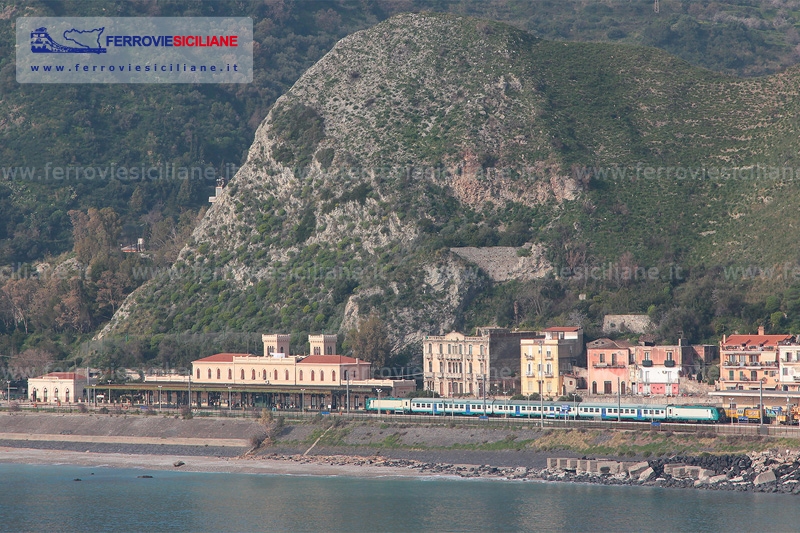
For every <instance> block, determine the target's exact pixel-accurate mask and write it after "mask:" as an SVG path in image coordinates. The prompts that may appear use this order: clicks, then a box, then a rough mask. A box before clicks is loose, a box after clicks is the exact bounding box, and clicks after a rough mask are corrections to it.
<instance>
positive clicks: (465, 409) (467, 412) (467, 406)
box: [464, 402, 472, 415]
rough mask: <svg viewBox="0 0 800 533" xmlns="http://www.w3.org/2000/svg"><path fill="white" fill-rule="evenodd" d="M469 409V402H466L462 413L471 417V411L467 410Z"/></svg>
mask: <svg viewBox="0 0 800 533" xmlns="http://www.w3.org/2000/svg"><path fill="white" fill-rule="evenodd" d="M469 407H470V403H469V402H467V404H466V405H465V406H464V412H465V413H466V414H468V415H471V414H472V411H470V408H469Z"/></svg>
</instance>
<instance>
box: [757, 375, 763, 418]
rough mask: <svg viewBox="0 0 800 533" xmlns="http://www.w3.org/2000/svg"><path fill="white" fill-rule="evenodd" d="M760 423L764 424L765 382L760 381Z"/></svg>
mask: <svg viewBox="0 0 800 533" xmlns="http://www.w3.org/2000/svg"><path fill="white" fill-rule="evenodd" d="M758 385H759V386H758V420H759V421H758V425H759V426H763V425H764V382H763V381H759V382H758Z"/></svg>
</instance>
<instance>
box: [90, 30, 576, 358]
mask: <svg viewBox="0 0 800 533" xmlns="http://www.w3.org/2000/svg"><path fill="white" fill-rule="evenodd" d="M532 41H533V39H532V38H531V37H530V36H529V35H527V34H524V33H523V32H519V31H517V30H514V29H512V28H509V27H506V26H502V25H499V24H494V23H488V22H479V21H475V20H472V19H465V18H458V17H447V16H437V15H404V16H400V17H396V18H394V19H392V20H390V21H388V22H387V23H384V24H381V25H379V26H378V27H376V28H373V29H372V30H369V31H364V32H359V33H356V34H354V35H351V36H350V37H348V38H346V39H344V40H342V41H341V42H340V43H339V44H337V45H336V47H335V48H334V49H333V50H332V51H331V52H330V53H329V54H328V55H327V56H326V57H325V58H324V59H323V60H322V61H320V62H319V63H318V64H317V65H315V66H314V67H313V68H311V69H310V70H309V71H308V72H307V73H306V74H305V75H304V76H303V77H302V78H301V79H300V80H299V81H298V82H297V83H296V84H295V86H294V87H293V88H292V90H291V91H289V92H288V93H287V94H285V95H284V96H282V97H281V98H280V99H279V100H278V101H277V103H276V104H275V106H274V107H273V108H272V110H271V111H270V113H269V115H268V116H267V117H266V119H265V120H264V122H263V123H262V124H261V126H260V128H259V129H258V131H257V133H256V137H255V140H254V142H253V145H252V146H251V148H250V150H249V154H248V160H247V163H246V164H245V165H244V166H243V167H242V168H241V170H240V171H239V172H238V174H237V175H236V177H235V178H234V179H233V180H232V182H231V183H230V185H229V186H228V187H227V188H226V189H225V192H224V194H223V195H222V197H221V198H220V199H218V200H217V202H216V203H215V204H214V205H213V206H212V207H211V209H209V211H208V214H207V216H206V217H205V219H204V220H203V221H202V223H201V224H200V225H199V227H198V228H197V229H196V231H195V232H194V235H193V237H192V241H191V242H190V243H189V245H187V246H186V248H185V249H184V250H183V251H182V252H181V254H180V258H179V261H178V262H177V263H176V265H175V266H174V268H173V269H172V271H171V272H170V273H165V274H162V275H161V277H160V279H158V280H153V281H152V282H150V283H148V284H147V285H145V286H144V287H143V288H141V289H140V290H139V291H137V292H136V293H135V294H133V295H132V296H131V297H130V298H129V299H128V301H127V302H126V304H125V305H124V306H123V308H122V309H121V310H120V312H119V313H118V314H117V316H116V317H115V319H114V320H113V321H112V322H111V323H110V324H109V325H108V326H107V327H106V328H105V330H104V331H103V333H102V335H109V334H114V333H117V332H120V331H127V330H130V329H131V327H132V326H133V325H134V324H138V325H140V326H142V327H144V328H145V329H152V330H155V331H158V330H164V329H165V326H164V321H165V320H166V322H167V324H168V326H169V327H172V328H180V329H181V330H183V329H197V328H198V326H199V327H203V326H205V325H209V324H207V321H206V320H205V318H202V317H201V316H199V315H202V316H203V317H205V316H206V315H205V310H207V309H209V306H210V307H211V309H215V312H216V311H222V312H224V310H225V309H227V308H228V304H227V302H229V301H230V300H231V299H233V300H243V301H247V299H248V297H247V295H248V294H257V295H259V294H261V295H263V299H262V300H260V301H259V304H258V305H255V306H249V307H250V311H251V314H252V315H255V316H250V317H248V318H249V319H250V320H245V321H244V324H243V325H246V327H254V328H261V329H263V330H267V329H269V330H275V331H277V330H285V329H287V328H289V329H294V328H296V327H297V326H298V324H297V323H296V322H295V321H294V319H295V318H296V317H297V316H298V314H299V315H300V316H301V319H300V323H301V324H303V326H305V327H307V328H309V329H311V330H323V329H324V330H327V331H331V330H338V329H346V328H349V327H352V326H354V325H355V324H356V323H357V320H358V318H359V317H362V316H364V315H365V314H367V313H369V312H372V311H373V310H375V311H378V312H379V313H381V314H382V315H383V316H384V317H385V318H386V319H388V320H389V321H390V323H391V324H392V330H393V332H394V337H395V338H394V340H395V345H396V347H397V348H400V347H402V346H404V345H406V344H408V343H409V342H413V341H415V340H419V339H420V338H421V336H422V335H424V334H427V333H429V332H433V333H438V332H439V331H440V330H441V329H444V330H447V329H448V328H449V327H451V326H452V325H454V324H455V323H456V322H457V321H458V315H459V312H460V311H461V310H463V307H464V306H465V305H466V304H467V303H468V302H469V301H470V299H471V296H472V295H474V293H475V292H476V291H478V290H480V288H481V286H482V285H483V284H484V283H485V282H486V281H487V276H486V275H485V274H484V273H483V272H482V271H481V270H480V269H479V268H478V266H477V265H476V264H474V263H471V262H470V261H469V260H468V259H469V256H468V255H465V254H464V253H461V254H459V253H452V252H450V251H448V250H447V249H442V250H436V249H435V248H434V247H430V246H427V245H426V243H425V242H421V241H424V240H425V239H426V238H427V237H429V233H425V231H428V232H430V231H431V230H430V228H429V225H435V224H441V223H443V222H445V221H446V220H447V218H448V217H449V216H450V215H452V214H456V213H458V212H459V211H460V212H467V213H473V214H478V213H480V212H481V211H483V210H484V209H485V208H486V206H487V205H491V206H492V209H500V208H503V207H504V206H507V205H511V204H519V205H525V206H535V205H544V204H552V205H553V206H557V205H558V204H560V203H561V202H563V201H567V200H571V199H574V198H575V197H576V196H577V195H578V194H579V187H578V184H577V182H576V181H575V180H574V179H573V178H571V177H570V176H569V175H567V173H565V172H564V170H563V168H562V167H561V165H560V164H559V162H558V161H559V160H558V157H557V154H555V153H554V151H553V150H552V148H551V147H550V145H549V142H548V140H547V138H546V136H545V135H543V134H542V131H543V127H542V126H541V125H540V124H537V121H536V120H535V117H536V115H537V107H538V106H539V105H540V101H541V98H540V96H539V95H538V94H537V92H536V91H535V89H534V87H533V86H532V84H530V83H528V82H527V81H526V82H525V83H523V81H521V79H520V77H519V76H520V73H519V72H518V70H519V65H518V64H515V61H516V58H517V55H518V53H517V51H516V50H517V49H518V48H519V47H520V45H523V44H524V43H526V42H532ZM512 164H513V165H514V169H513V172H508V171H507V168H510V167H511V165H512ZM481 218H482V217H481V216H479V215H475V222H474V225H475V226H476V227H479V226H480V225H482V224H483V223H484V222H483V221H482V220H481ZM515 249H516V248H513V247H511V248H509V247H506V248H504V249H503V250H502V253H503V254H505V255H508V252H509V250H511V254H512V255H513V251H514V250H515ZM487 250H488V251H487V252H486V254H483V255H481V254H478V255H481V257H482V258H483V260H484V262H485V259H486V257H487V254H488V256H489V257H491V254H492V252H491V248H489V249H487ZM462 257H467V258H468V259H467V260H465V259H463V258H462ZM515 262H516V261H515ZM482 266H485V265H482ZM523 270H525V269H523ZM525 272H526V274H525V275H526V276H527V277H529V278H530V277H531V276H541V275H543V273H544V270H543V269H541V268H538V269H527V270H525ZM508 278H509V276H508V273H506V275H505V277H503V279H508ZM195 284H198V285H201V286H202V287H203V288H199V289H197V290H192V289H191V287H192V285H195ZM209 284H210V285H215V286H219V288H220V289H222V290H220V291H214V292H215V293H216V294H209V293H208V291H206V290H205V288H206V287H207V286H208V285H209ZM187 289H188V292H191V293H192V294H188V293H187ZM167 293H170V295H169V304H167V305H166V306H164V304H166V302H165V300H164V296H166V295H167ZM222 299H224V300H225V301H221V300H222ZM162 302H163V303H162ZM287 309H289V311H287ZM237 314H239V315H240V316H241V309H240V310H239V311H237ZM245 314H247V312H246V311H245ZM307 315H310V317H309V316H307ZM284 317H291V318H289V319H288V320H283V318H284ZM231 318H233V314H231ZM308 318H311V320H308ZM198 319H199V322H198ZM138 327H139V326H137V328H138Z"/></svg>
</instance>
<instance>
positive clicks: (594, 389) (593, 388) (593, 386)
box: [592, 381, 597, 394]
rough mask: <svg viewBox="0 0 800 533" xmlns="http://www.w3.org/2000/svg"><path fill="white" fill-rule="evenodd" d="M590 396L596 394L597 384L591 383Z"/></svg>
mask: <svg viewBox="0 0 800 533" xmlns="http://www.w3.org/2000/svg"><path fill="white" fill-rule="evenodd" d="M592 394H597V382H596V381H592Z"/></svg>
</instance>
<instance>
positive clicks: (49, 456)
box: [0, 447, 431, 477]
mask: <svg viewBox="0 0 800 533" xmlns="http://www.w3.org/2000/svg"><path fill="white" fill-rule="evenodd" d="M178 462H182V463H184V464H183V465H182V466H180V467H176V466H174V465H175V464H176V463H178ZM338 462H344V461H340V460H337V458H335V457H334V458H330V457H325V458H321V457H319V456H316V457H309V458H307V459H299V458H297V459H296V460H285V459H275V458H267V457H236V458H232V457H209V456H196V455H191V456H190V455H144V454H142V455H128V454H118V453H93V452H75V451H65V450H40V449H32V448H9V447H0V463H19V464H33V465H58V464H70V465H78V466H93V467H112V468H141V469H147V470H174V471H188V472H223V473H236V474H282V475H305V476H350V477H386V476H401V477H409V476H413V477H419V476H425V475H431V474H425V473H421V472H419V471H418V470H416V469H413V468H399V467H396V466H374V465H367V464H362V465H358V466H357V465H354V464H336V463H338Z"/></svg>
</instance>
